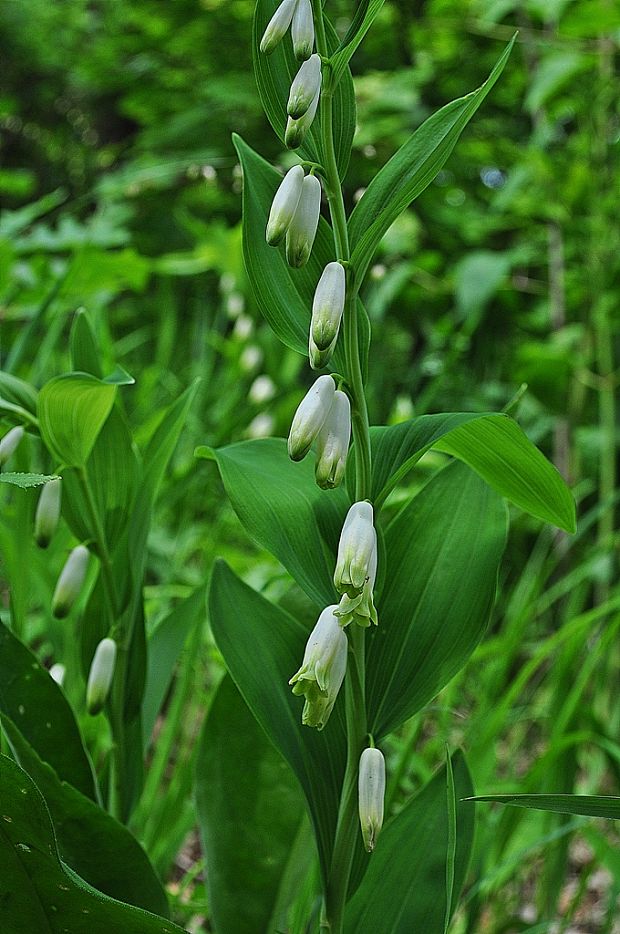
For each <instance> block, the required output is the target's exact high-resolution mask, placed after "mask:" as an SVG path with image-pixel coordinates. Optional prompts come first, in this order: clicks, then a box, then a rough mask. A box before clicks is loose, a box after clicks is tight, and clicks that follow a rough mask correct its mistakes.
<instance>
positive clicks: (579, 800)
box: [466, 795, 620, 820]
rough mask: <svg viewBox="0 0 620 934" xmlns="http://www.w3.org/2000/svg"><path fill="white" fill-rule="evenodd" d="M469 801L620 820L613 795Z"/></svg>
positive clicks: (490, 797) (493, 797)
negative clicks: (494, 802) (490, 802)
mask: <svg viewBox="0 0 620 934" xmlns="http://www.w3.org/2000/svg"><path fill="white" fill-rule="evenodd" d="M466 800H467V801H496V802H497V803H498V804H512V805H513V806H514V807H519V808H533V809H534V810H536V811H554V812H555V813H558V814H582V815H583V816H584V817H606V818H609V819H610V820H620V798H616V797H612V796H611V795H477V796H476V797H475V798H466Z"/></svg>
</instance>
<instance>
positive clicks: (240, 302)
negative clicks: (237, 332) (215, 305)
mask: <svg viewBox="0 0 620 934" xmlns="http://www.w3.org/2000/svg"><path fill="white" fill-rule="evenodd" d="M244 308H245V299H244V297H243V295H242V294H241V293H240V292H231V293H230V295H228V296H227V298H226V314H227V315H228V317H229V318H231V319H232V320H233V321H234V320H235V318H238V317H239V315H241V314H243V309H244Z"/></svg>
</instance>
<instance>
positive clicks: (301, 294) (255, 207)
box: [233, 134, 370, 372]
mask: <svg viewBox="0 0 620 934" xmlns="http://www.w3.org/2000/svg"><path fill="white" fill-rule="evenodd" d="M233 142H234V144H235V147H236V149H237V153H238V155H239V160H240V162H241V166H242V168H243V257H244V261H245V267H246V270H247V273H248V277H249V279H250V282H251V284H252V290H253V292H254V296H255V298H256V301H257V302H258V307H259V308H260V311H261V314H262V315H263V316H264V318H265V319H266V321H267V322H268V323H269V325H270V326H271V327H272V328H273V330H274V331H275V333H276V334H277V335H278V337H279V338H280V340H281V341H282V343H284V344H286V346H287V347H291V348H292V349H293V350H296V351H298V352H299V353H301V354H304V355H305V356H307V354H308V332H309V329H310V318H311V316H312V300H313V298H314V292H315V289H316V286H317V283H318V281H319V279H320V277H321V274H322V272H323V270H324V268H325V266H326V265H327V264H328V263H330V262H332V261H333V260H334V259H335V258H336V257H335V254H334V243H333V237H332V232H331V228H330V226H329V224H328V223H327V221H325V220H324V219H323V218H321V219H320V221H319V228H318V231H317V235H316V240H315V241H314V247H313V249H312V254H311V256H310V259H309V260H308V263H307V264H306V265H305V266H302V268H301V269H291V267H290V266H289V265H288V263H287V262H286V257H285V254H284V248H283V247H277V248H276V247H272V246H269V244H268V243H267V241H266V240H265V226H266V224H267V217H268V216H269V211H270V208H271V202H272V201H273V196H274V194H275V192H276V190H277V188H278V185H279V184H280V182H281V181H282V176H281V175H280V173H279V172H277V171H276V170H275V169H274V168H273V167H272V166H270V165H269V163H268V162H265V160H264V159H263V158H262V157H261V156H259V155H258V153H256V152H254V150H253V149H251V148H250V147H249V146H248V145H247V143H245V142H244V141H243V140H242V139H241V137H240V136H237V135H236V134H235V135H234V136H233ZM357 308H358V334H359V343H360V347H361V348H362V349H363V351H364V352H366V351H367V348H368V344H369V341H370V324H369V322H368V315H367V314H366V311H365V309H364V308H363V306H362V304H361V302H358V305H357ZM343 340H344V338H343V333H342V331H341V335H340V337H339V339H338V343H337V345H336V350H335V352H334V356H333V357H332V360H331V362H330V368H331V369H333V370H337V371H339V372H345V370H346V363H345V355H344V347H343Z"/></svg>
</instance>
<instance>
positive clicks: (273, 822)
mask: <svg viewBox="0 0 620 934" xmlns="http://www.w3.org/2000/svg"><path fill="white" fill-rule="evenodd" d="M196 804H197V808H198V817H199V821H200V832H201V838H202V842H203V849H204V853H205V857H206V860H207V865H208V867H209V871H208V873H207V885H208V888H209V908H210V911H211V915H212V918H213V923H214V927H215V930H216V931H218V934H256V932H257V931H264V932H266V934H267V932H272V931H275V930H276V928H275V926H274V925H273V923H270V922H271V921H272V918H273V914H274V909H275V908H276V905H277V902H278V893H279V889H280V883H281V881H282V877H283V874H284V872H285V870H286V867H287V863H288V861H289V859H290V854H291V848H292V846H293V843H294V840H295V837H296V834H297V832H298V830H299V827H300V824H301V823H302V821H303V820H304V818H305V811H304V803H303V797H302V795H301V791H300V788H299V784H298V783H297V780H296V779H295V776H294V775H293V773H292V772H291V770H290V769H289V767H288V765H287V764H286V762H285V761H284V759H283V758H282V756H281V755H280V754H279V753H278V752H277V751H276V749H274V747H273V746H272V745H271V743H270V742H269V740H268V739H267V737H266V735H265V733H264V731H263V730H262V729H261V728H260V726H259V725H258V723H257V722H256V720H255V719H254V717H253V716H252V714H251V713H250V711H249V710H248V708H247V705H246V703H245V701H244V700H243V698H242V697H241V695H240V694H239V692H238V690H237V688H236V687H235V685H234V684H233V682H232V681H231V680H230V678H229V677H228V676H226V677H225V678H224V680H223V681H222V682H221V684H220V687H219V689H218V692H217V694H216V696H215V699H214V700H213V703H212V705H211V709H210V710H209V715H208V717H207V720H206V721H205V724H204V727H203V730H202V735H201V738H200V745H199V750H198V757H197V761H196Z"/></svg>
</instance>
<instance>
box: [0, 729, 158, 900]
mask: <svg viewBox="0 0 620 934" xmlns="http://www.w3.org/2000/svg"><path fill="white" fill-rule="evenodd" d="M1 720H2V727H3V729H4V732H5V734H6V736H7V738H8V741H9V743H10V746H11V750H12V752H13V755H14V756H15V758H16V759H17V761H18V762H19V764H20V766H21V767H22V769H24V771H25V772H27V773H28V774H29V775H30V778H31V779H32V780H33V782H35V784H36V786H37V788H38V789H39V791H40V792H41V794H42V795H43V796H44V798H45V801H46V803H47V806H48V808H49V811H50V815H51V818H52V822H53V824H54V830H55V832H56V840H57V843H58V852H59V854H60V858H61V859H62V860H63V862H65V863H67V864H68V865H69V866H71V868H72V869H73V870H74V871H75V872H77V873H78V875H80V876H81V877H82V878H83V879H84V880H85V881H86V882H88V883H89V884H90V885H93V886H94V887H95V888H97V889H99V890H100V891H101V892H104V893H105V894H106V895H109V896H110V897H111V898H118V899H119V900H120V901H123V902H128V903H129V904H130V905H136V906H137V907H138V908H145V909H146V910H147V911H153V912H154V913H155V914H158V915H162V916H163V917H166V918H167V917H168V900H167V898H166V894H165V892H164V890H163V888H162V885H161V883H160V881H159V879H158V878H157V876H156V875H155V872H154V870H153V867H152V866H151V864H150V863H149V861H148V857H147V855H146V853H145V852H144V850H143V849H142V847H141V846H140V844H139V843H138V841H137V840H136V839H135V838H134V837H132V835H131V834H130V833H129V831H128V830H127V828H126V827H123V825H122V824H119V823H118V821H116V820H114V818H113V817H112V816H111V815H110V814H108V812H107V811H104V810H103V809H102V808H100V807H99V805H98V804H95V803H94V802H93V801H91V799H90V798H87V797H85V795H83V794H81V793H80V792H79V791H77V790H76V789H75V788H74V787H73V786H72V785H70V784H69V783H68V782H61V781H60V779H59V778H58V776H57V774H56V772H55V771H54V770H53V769H52V768H51V767H50V766H49V765H47V763H45V762H43V761H42V760H41V759H40V758H39V756H38V755H37V754H36V752H35V751H34V749H33V748H32V746H30V745H29V743H28V742H26V740H25V739H24V737H23V736H22V734H21V733H20V731H19V730H18V729H17V727H16V725H15V723H13V721H12V720H9V719H8V718H7V717H2V718H1Z"/></svg>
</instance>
